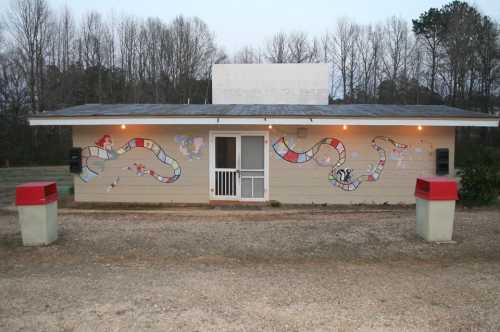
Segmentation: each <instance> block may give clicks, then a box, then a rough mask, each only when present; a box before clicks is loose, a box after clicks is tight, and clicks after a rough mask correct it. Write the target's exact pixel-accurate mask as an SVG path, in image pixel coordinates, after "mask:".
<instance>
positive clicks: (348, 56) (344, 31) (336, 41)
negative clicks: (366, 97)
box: [332, 18, 359, 101]
mask: <svg viewBox="0 0 500 332" xmlns="http://www.w3.org/2000/svg"><path fill="white" fill-rule="evenodd" d="M358 30H359V28H358V26H357V25H356V24H355V23H354V22H352V21H350V20H348V19H346V18H342V19H340V20H339V21H338V22H337V28H336V31H335V34H334V36H333V45H334V47H333V49H332V56H333V58H334V63H335V65H336V66H337V68H338V70H339V71H340V75H341V80H342V93H343V99H344V101H348V100H351V101H352V96H353V93H354V91H353V86H354V82H353V79H354V71H355V69H356V61H355V60H356V53H355V52H356V51H355V46H356V40H357V36H358Z"/></svg>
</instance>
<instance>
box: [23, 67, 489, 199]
mask: <svg viewBox="0 0 500 332" xmlns="http://www.w3.org/2000/svg"><path fill="white" fill-rule="evenodd" d="M244 66H245V68H243V67H239V66H236V65H231V66H228V67H226V68H216V69H215V70H214V74H215V75H214V83H213V85H214V94H217V96H218V97H217V98H218V100H220V101H221V104H219V105H165V104H163V105H158V104H155V105H151V104H143V105H82V106H75V107H70V108H67V109H63V110H60V111H54V112H46V113H43V114H41V115H40V116H36V117H33V118H31V119H30V124H31V125H63V126H72V128H73V145H74V147H75V148H77V149H75V150H74V151H73V157H74V160H73V170H74V171H75V172H76V173H77V174H75V180H74V181H75V199H76V200H77V201H82V202H168V203H209V202H213V201H227V200H232V201H244V202H255V201H257V202H262V201H269V200H277V201H280V202H282V203H306V204H307V203H318V204H321V203H328V204H349V203H385V202H387V203H393V204H397V203H414V202H415V199H414V195H413V193H414V187H415V180H416V177H418V176H432V175H440V176H450V175H453V174H454V166H453V165H454V149H455V127H458V126H490V127H496V126H498V118H495V117H492V116H488V115H484V114H479V113H476V112H467V111H464V110H460V109H457V108H452V107H447V106H428V105H425V106H424V105H419V106H410V105H405V106H401V105H326V103H325V101H324V98H325V94H324V91H323V90H322V89H318V86H320V84H319V83H321V82H323V81H324V76H325V75H313V76H311V77H309V78H308V80H307V82H309V83H307V84H305V83H303V82H301V76H304V74H303V72H304V69H305V68H306V67H303V66H302V65H291V66H290V65H289V66H288V67H279V68H278V70H265V71H260V72H259V69H257V68H261V67H255V68H256V70H255V72H256V73H259V75H264V74H263V72H270V73H271V74H270V75H271V76H270V77H269V78H267V79H265V80H264V81H266V86H265V89H266V90H267V89H271V90H273V89H274V90H276V91H279V94H280V95H279V98H276V102H274V101H273V98H271V97H269V95H268V94H266V93H265V92H262V91H260V90H259V89H258V87H255V86H253V87H252V86H251V85H248V82H245V81H244V79H242V77H245V75H248V73H249V72H252V70H249V67H248V65H244ZM254 66H258V65H254ZM266 66H270V65H266ZM277 66H280V65H277ZM294 66H296V67H297V68H299V69H300V70H296V69H294ZM304 66H313V67H310V68H311V70H312V71H318V70H320V71H321V70H327V67H326V66H324V65H319V66H317V67H314V66H315V65H304ZM268 68H269V67H268ZM271 68H272V66H271ZM284 68H286V69H287V70H289V71H290V72H287V75H286V80H280V77H279V76H280V75H283V74H282V73H283V69H284ZM322 68H324V69H322ZM250 69H251V68H250ZM231 70H234V72H233V73H231ZM240 71H241V72H243V73H244V75H243V74H241V75H240V74H239V73H240ZM217 72H218V74H216V73H217ZM228 72H229V73H228ZM294 72H296V75H294V74H293V73H294ZM222 73H223V74H224V75H222ZM276 73H277V74H276ZM316 76H317V77H319V81H315V80H314V77H316ZM217 77H219V78H217ZM227 79H229V80H231V81H230V83H228V82H220V81H218V80H227ZM249 79H250V80H255V82H256V83H255V84H259V83H258V82H259V80H262V78H249ZM273 80H274V81H273ZM273 82H274V83H273ZM273 84H274V85H273ZM325 84H326V83H325ZM228 86H230V87H232V88H231V89H228ZM325 88H326V87H325ZM218 89H223V90H222V91H221V90H218ZM224 91H226V92H227V93H228V94H229V95H230V96H229V97H226V96H224V93H225V92H224ZM252 95H256V96H257V97H255V98H258V99H259V102H258V103H256V104H251V103H250V102H249V100H251V98H249V96H252ZM238 96H240V97H241V102H239V100H238ZM287 98H289V100H290V102H289V103H288V104H284V103H286V102H288V99H287ZM228 100H230V101H231V102H238V104H227V103H225V102H222V101H228ZM302 100H304V103H301V102H302ZM262 101H266V102H269V103H268V104H263V103H262ZM80 159H81V160H80Z"/></svg>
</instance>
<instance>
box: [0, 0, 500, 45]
mask: <svg viewBox="0 0 500 332" xmlns="http://www.w3.org/2000/svg"><path fill="white" fill-rule="evenodd" d="M11 1H12V0H0V13H1V12H5V11H6V9H7V8H8V7H9V6H10V3H11ZM448 2H451V0H450V1H442V0H411V1H403V0H400V1H398V0H378V1H373V0H343V1H338V0H49V3H50V4H51V7H52V8H53V9H55V10H57V9H60V8H62V7H63V6H64V5H65V4H67V5H68V6H69V7H70V8H71V9H72V11H73V13H74V15H75V16H76V18H80V17H81V16H82V15H83V14H85V13H86V12H88V11H90V10H97V11H99V12H100V13H101V14H103V15H104V16H107V15H111V14H114V15H117V16H119V15H121V14H128V15H134V16H136V17H140V18H146V17H159V18H161V19H163V20H165V21H170V20H171V19H172V18H174V17H175V16H177V15H181V14H182V15H184V16H198V17H200V18H201V19H202V20H203V21H205V22H206V23H207V24H208V26H209V28H210V29H211V30H212V31H213V32H215V35H216V40H217V43H218V45H219V46H223V47H224V48H225V49H226V51H227V52H228V53H230V54H233V53H234V52H235V50H237V49H239V48H241V47H243V46H246V45H253V46H262V45H263V43H264V41H265V40H266V39H267V38H269V37H271V36H272V35H273V33H275V32H277V31H280V30H283V31H292V30H303V31H306V32H307V33H308V34H309V35H310V36H313V35H321V34H323V33H324V32H325V31H326V30H333V27H334V24H335V20H336V19H337V18H339V17H344V16H347V17H350V18H352V19H354V20H355V21H356V22H358V23H370V22H373V23H375V22H378V21H384V20H385V19H386V18H387V17H389V16H393V15H396V16H400V17H402V18H405V19H407V20H411V19H412V18H417V17H418V15H419V14H420V13H422V12H423V11H425V10H427V9H428V8H430V7H441V6H442V5H443V4H445V3H448ZM470 3H471V4H473V5H476V6H477V7H478V8H479V9H480V10H481V11H482V12H483V13H484V14H486V15H489V16H491V17H493V18H494V19H496V20H497V21H500V1H499V0H475V1H470Z"/></svg>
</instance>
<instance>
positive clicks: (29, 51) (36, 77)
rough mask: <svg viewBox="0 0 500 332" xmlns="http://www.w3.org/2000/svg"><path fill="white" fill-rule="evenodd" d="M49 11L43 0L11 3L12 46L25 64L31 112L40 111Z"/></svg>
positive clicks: (25, 0)
mask: <svg viewBox="0 0 500 332" xmlns="http://www.w3.org/2000/svg"><path fill="white" fill-rule="evenodd" d="M49 15H50V14H49V8H48V5H47V2H46V1H45V0H18V1H16V2H13V3H12V6H11V8H10V11H9V23H10V31H11V34H12V37H13V39H14V41H15V47H16V48H17V49H18V50H19V55H20V56H21V57H22V60H23V61H25V62H26V66H23V70H24V69H25V75H26V77H27V82H28V86H29V90H30V103H31V110H32V112H39V111H41V110H42V109H43V87H44V85H43V66H44V51H45V49H46V47H47V44H48V37H49V36H48V33H47V30H48V23H49Z"/></svg>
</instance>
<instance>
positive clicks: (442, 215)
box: [417, 198, 455, 242]
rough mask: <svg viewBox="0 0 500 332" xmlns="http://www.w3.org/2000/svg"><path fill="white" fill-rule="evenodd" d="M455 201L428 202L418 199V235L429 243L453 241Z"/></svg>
mask: <svg viewBox="0 0 500 332" xmlns="http://www.w3.org/2000/svg"><path fill="white" fill-rule="evenodd" d="M454 219H455V201H426V200H423V199H420V198H417V235H418V236H420V237H422V238H424V239H425V240H427V241H433V242H440V241H443V242H446V241H451V238H452V235H453V223H454Z"/></svg>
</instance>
